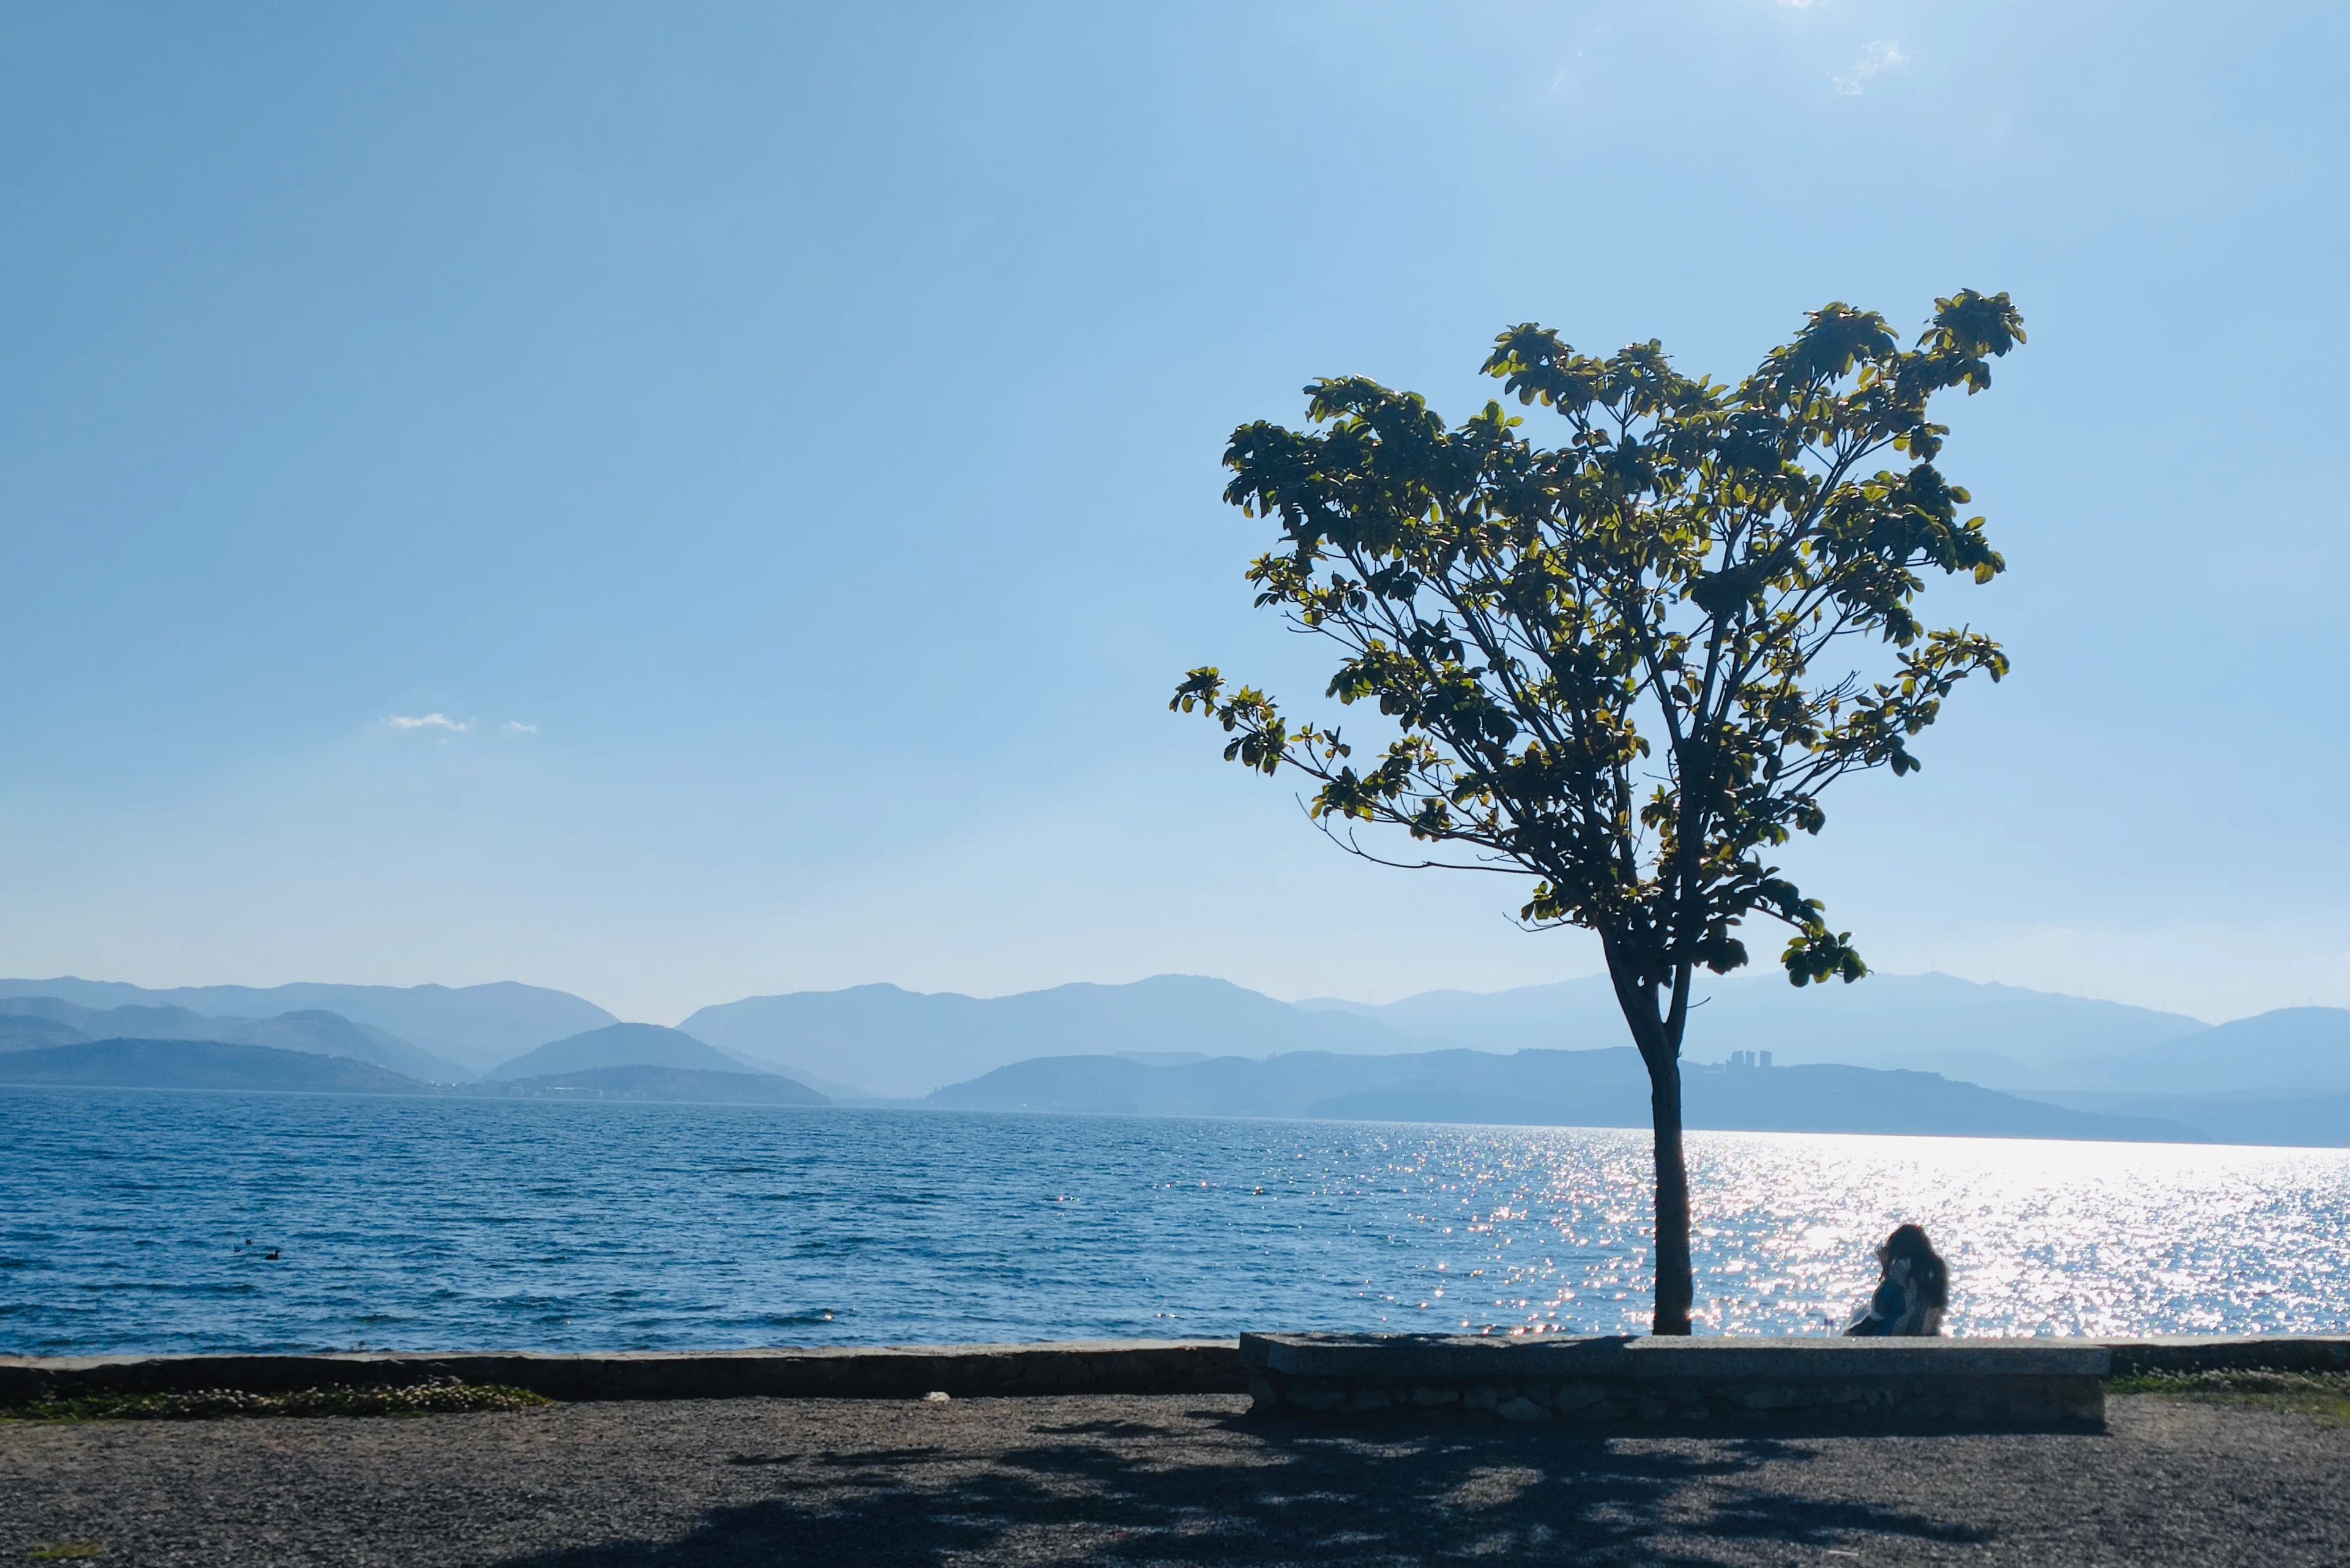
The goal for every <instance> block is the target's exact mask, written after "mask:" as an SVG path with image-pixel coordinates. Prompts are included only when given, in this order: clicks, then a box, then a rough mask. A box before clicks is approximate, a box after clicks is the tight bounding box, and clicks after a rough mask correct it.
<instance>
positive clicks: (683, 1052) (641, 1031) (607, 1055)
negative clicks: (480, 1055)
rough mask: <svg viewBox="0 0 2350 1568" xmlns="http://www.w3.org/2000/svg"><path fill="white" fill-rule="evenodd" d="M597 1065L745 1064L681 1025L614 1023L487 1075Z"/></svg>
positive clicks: (717, 1068)
mask: <svg viewBox="0 0 2350 1568" xmlns="http://www.w3.org/2000/svg"><path fill="white" fill-rule="evenodd" d="M596 1067H683V1068H687V1069H689V1070H691V1071H694V1072H701V1073H741V1072H743V1071H744V1064H743V1063H741V1062H739V1061H737V1060H735V1059H734V1058H733V1057H732V1056H729V1055H728V1054H726V1053H724V1052H723V1051H719V1050H714V1049H712V1047H711V1046H709V1045H706V1044H703V1043H702V1042H701V1041H699V1040H697V1039H695V1038H694V1037H693V1036H692V1035H691V1034H688V1033H684V1032H683V1031H681V1030H677V1029H664V1028H662V1027H661V1026H660V1024H658V1023H609V1024H606V1025H605V1026H604V1027H603V1028H601V1029H590V1030H588V1031H587V1033H583V1034H574V1035H572V1036H570V1037H569V1038H568V1039H564V1040H555V1041H550V1042H548V1043H547V1044H545V1045H541V1046H540V1047H538V1049H536V1050H535V1051H525V1052H524V1053H523V1054H521V1055H519V1056H516V1057H515V1058H514V1059H513V1060H512V1061H510V1062H501V1063H499V1064H497V1065H496V1066H494V1067H493V1068H491V1069H490V1070H489V1071H488V1072H487V1073H485V1074H484V1075H483V1076H484V1078H486V1079H488V1080H489V1081H491V1082H492V1083H507V1082H510V1081H512V1080H514V1079H516V1078H544V1077H547V1076H549V1075H554V1074H559V1073H580V1072H586V1071H587V1070H589V1069H591V1068H596Z"/></svg>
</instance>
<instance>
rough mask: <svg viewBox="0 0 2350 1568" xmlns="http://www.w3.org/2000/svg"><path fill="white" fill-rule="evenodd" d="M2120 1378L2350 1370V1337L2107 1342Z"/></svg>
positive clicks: (2205, 1337) (2257, 1336)
mask: <svg viewBox="0 0 2350 1568" xmlns="http://www.w3.org/2000/svg"><path fill="white" fill-rule="evenodd" d="M2094 1343H2095V1344H2098V1345H2104V1346H2105V1347H2106V1353H2107V1354H2108V1355H2111V1356H2112V1357H2113V1376H2116V1377H2143V1376H2147V1374H2149V1373H2165V1372H2350V1339H2334V1338H2324V1337H2320V1336H2318V1335H2315V1334H2252V1335H2246V1336H2244V1337H2242V1338H2237V1339H2230V1338H2225V1337H2222V1336H2220V1335H2216V1334H2212V1335H2186V1334H2179V1335H2175V1336H2172V1337H2168V1338H2161V1339H2102V1340H2097V1341H2095V1342H2094Z"/></svg>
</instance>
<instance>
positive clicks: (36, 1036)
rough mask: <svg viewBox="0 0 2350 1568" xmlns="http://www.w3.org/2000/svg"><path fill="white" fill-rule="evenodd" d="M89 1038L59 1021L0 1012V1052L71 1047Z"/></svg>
mask: <svg viewBox="0 0 2350 1568" xmlns="http://www.w3.org/2000/svg"><path fill="white" fill-rule="evenodd" d="M88 1038H89V1036H88V1035H87V1034H85V1033H82V1032H81V1031H80V1030H78V1029H77V1028H75V1027H74V1026H73V1025H72V1024H70V1023H66V1022H64V1021H63V1020H61V1019H56V1018H43V1017H40V1016H37V1015H36V1014H32V1013H23V1012H0V1051H21V1050H24V1049H26V1047H28V1046H35V1045H71V1044H75V1043H76V1042H78V1041H82V1040H87V1039H88Z"/></svg>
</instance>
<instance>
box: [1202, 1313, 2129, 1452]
mask: <svg viewBox="0 0 2350 1568" xmlns="http://www.w3.org/2000/svg"><path fill="white" fill-rule="evenodd" d="M2112 1359H2113V1358H2112V1354H2111V1352H2110V1351H2109V1350H2108V1349H2107V1348H2106V1346H2104V1345H2095V1344H2085V1343H2081V1342H2072V1343H2065V1342H2058V1341H2050V1340H2036V1341H2035V1340H1960V1339H1919V1340H1906V1341H1887V1340H1869V1339H1829V1338H1821V1339H1761V1338H1756V1339H1625V1338H1601V1339H1531V1340H1529V1339H1496V1338H1489V1337H1484V1336H1477V1337H1466V1336H1464V1337H1451V1336H1444V1337H1433V1336H1431V1337H1422V1336H1418V1335H1393V1336H1386V1335H1358V1334H1344V1335H1313V1334H1243V1336H1242V1337H1241V1362H1242V1365H1243V1367H1244V1368H1245V1369H1246V1372H1247V1375H1248V1384H1249V1391H1250V1393H1251V1394H1252V1395H1253V1397H1254V1399H1255V1408H1256V1410H1257V1411H1258V1412H1259V1413H1260V1414H1264V1415H1276V1416H1295V1417H1316V1418H1322V1419H1330V1418H1342V1419H1343V1418H1349V1417H1370V1416H1378V1415H1385V1414H1390V1413H1395V1412H1412V1413H1417V1414H1421V1415H1454V1416H1464V1417H1490V1418H1493V1419H1499V1420H1505V1421H1523V1422H1530V1423H1531V1422H1542V1421H1574V1422H1579V1423H1586V1424H1592V1425H1597V1426H1602V1427H1607V1428H1617V1427H1634V1428H1637V1427H1643V1426H1672V1427H1682V1428H1688V1427H1707V1426H1721V1425H1724V1424H1754V1423H1768V1424H1770V1425H1773V1426H1784V1425H1786V1424H1788V1423H1790V1422H1794V1423H1797V1424H1801V1425H1807V1426H1827V1427H1836V1428H1850V1427H1853V1426H1856V1425H1857V1426H1869V1427H1879V1428H1887V1427H1898V1428H1933V1429H1966V1430H2038V1431H2044V1430H2096V1429H2100V1428H2103V1426H2104V1425H2105V1416H2106V1393H2105V1378H2106V1376H2107V1374H2108V1373H2109V1371H2110V1370H2111V1366H2112Z"/></svg>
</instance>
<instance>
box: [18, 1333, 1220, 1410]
mask: <svg viewBox="0 0 2350 1568" xmlns="http://www.w3.org/2000/svg"><path fill="white" fill-rule="evenodd" d="M435 1377H453V1378H457V1379H459V1380H461V1381H463V1382H466V1383H495V1384H503V1385H504V1386H508V1387H514V1388H527V1389H529V1390H530V1391H531V1392H532V1393H534V1394H538V1395H543V1396H544V1397H546V1398H549V1399H565V1400H574V1399H733V1398H744V1397H769V1398H826V1399H910V1398H920V1397H921V1396H923V1395H924V1394H928V1393H931V1392H932V1391H934V1390H935V1391H938V1392H941V1393H946V1394H951V1395H956V1396H959V1397H972V1396H980V1395H990V1394H996V1395H1003V1394H1226V1393H1230V1394H1237V1393H1239V1392H1241V1390H1242V1389H1243V1387H1244V1386H1245V1384H1244V1383H1243V1378H1242V1376H1241V1363H1240V1353H1239V1351H1238V1350H1237V1348H1236V1347H1235V1346H1234V1345H1232V1342H1231V1341H1230V1340H1222V1341H1216V1340H1095V1341H1077V1342H1073V1343H1065V1344H1055V1345H915V1346H907V1347H902V1348H890V1349H880V1350H865V1349H844V1350H725V1351H707V1352H683V1353H678V1354H661V1353H653V1352H646V1353H638V1354H619V1355H526V1354H516V1355H496V1354H488V1355H476V1354H465V1353H457V1354H450V1355H440V1354H432V1353H415V1354H388V1355H369V1354H356V1353H355V1354H351V1355H153V1356H96V1357H74V1358H57V1359H44V1358H38V1357H32V1356H0V1405H14V1404H23V1403H26V1402H27V1401H30V1400H34V1399H45V1398H74V1397H80V1396H84V1395H90V1394H157V1393H172V1392H184V1391H187V1390H191V1389H198V1388H234V1389H241V1390H245V1391H248V1392H252V1393H257V1394H270V1393H282V1392H284V1391H286V1390H287V1389H293V1388H319V1387H339V1386H398V1385H403V1384H414V1383H421V1382H423V1381H425V1380H427V1379H429V1378H435Z"/></svg>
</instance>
